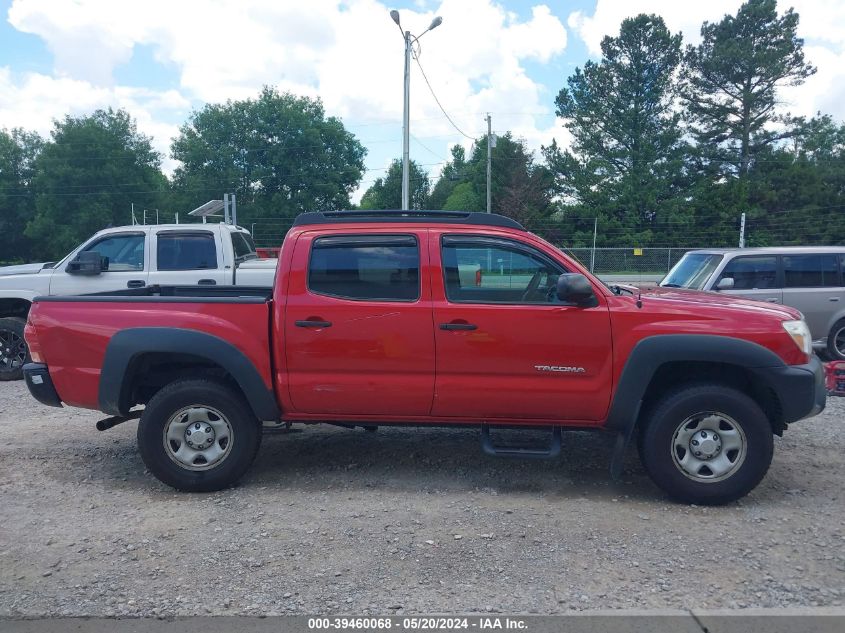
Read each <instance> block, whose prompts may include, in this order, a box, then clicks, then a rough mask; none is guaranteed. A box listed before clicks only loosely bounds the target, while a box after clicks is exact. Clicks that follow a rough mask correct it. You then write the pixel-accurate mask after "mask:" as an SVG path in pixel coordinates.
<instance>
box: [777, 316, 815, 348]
mask: <svg viewBox="0 0 845 633" xmlns="http://www.w3.org/2000/svg"><path fill="white" fill-rule="evenodd" d="M783 329H784V330H786V333H787V334H789V335H790V336H791V337H792V340H793V341H795V344H796V345H797V346H798V349H800V350H801V351H802V352H804V353H805V354H807V355H808V356H809V355H810V354H812V353H813V339H812V337H811V336H810V328H808V327H807V324H806V323H804V321H784V322H783Z"/></svg>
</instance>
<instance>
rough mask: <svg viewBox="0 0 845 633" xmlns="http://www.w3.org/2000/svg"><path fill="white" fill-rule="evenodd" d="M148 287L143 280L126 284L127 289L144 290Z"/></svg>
mask: <svg viewBox="0 0 845 633" xmlns="http://www.w3.org/2000/svg"><path fill="white" fill-rule="evenodd" d="M146 285H147V284H146V283H145V282H144V280H143V279H130V280H129V281H127V282H126V287H127V288H143V287H144V286H146Z"/></svg>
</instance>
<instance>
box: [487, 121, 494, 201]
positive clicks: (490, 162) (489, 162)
mask: <svg viewBox="0 0 845 633" xmlns="http://www.w3.org/2000/svg"><path fill="white" fill-rule="evenodd" d="M492 175H493V131H492V123H491V121H490V113H489V112H488V113H487V213H491V212H492V211H491V206H492V205H491V197H490V180H491V179H492Z"/></svg>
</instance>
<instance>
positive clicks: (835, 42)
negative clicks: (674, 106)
mask: <svg viewBox="0 0 845 633" xmlns="http://www.w3.org/2000/svg"><path fill="white" fill-rule="evenodd" d="M740 5H741V0H710V1H709V2H678V1H677V0H639V1H638V2H636V3H632V2H629V1H628V0H596V8H595V11H594V12H593V13H592V15H588V14H585V13H583V12H581V11H575V12H573V13H571V14H570V15H569V18H568V20H567V24H568V25H569V27H570V28H571V29H573V30H574V31H575V32H576V33H577V34H578V35H579V37H580V38H581V39H582V40H583V41H584V43H585V44H586V46H587V49H588V50H589V51H590V53H591V54H592V55H594V56H600V55H601V48H600V44H601V40H602V38H603V37H604V36H605V35H613V34H616V33H618V32H619V25H620V24H621V22H622V20H623V19H625V18H627V17H632V16H634V15H637V14H639V13H656V14H657V15H660V16H662V17H663V19H664V20H665V21H666V26H667V27H668V28H669V30H670V31H672V32H673V33H677V32H678V31H680V32H682V33H683V36H684V42H685V43H697V42H699V41H700V40H701V38H700V29H701V24H702V23H703V22H704V21H708V22H717V21H719V20H721V19H722V17H724V16H725V15H726V14H735V13H736V11H737V10H738V9H739V6H740ZM790 6H793V7H794V8H795V11H796V12H797V13H798V15H799V16H800V21H799V26H798V34H799V36H801V37H803V38H804V39H805V41H806V46H805V57H806V58H807V60H808V61H810V62H811V63H812V64H814V65H815V66H817V67H818V73H817V74H816V75H815V76H813V77H812V78H810V79H809V80H808V81H807V82H806V84H805V85H803V86H800V87H795V88H785V89H783V91H782V94H781V96H782V97H783V100H784V107H785V108H786V109H788V110H790V111H791V112H792V113H793V114H801V115H807V116H811V115H812V114H814V113H815V112H816V111H818V110H821V111H822V112H826V113H830V114H832V115H833V116H834V117H836V118H837V119H839V120H845V2H842V0H791V1H790V2H782V3H780V4H779V7H778V9H779V11H780V12H783V11H784V10H785V9H787V8H788V7H790Z"/></svg>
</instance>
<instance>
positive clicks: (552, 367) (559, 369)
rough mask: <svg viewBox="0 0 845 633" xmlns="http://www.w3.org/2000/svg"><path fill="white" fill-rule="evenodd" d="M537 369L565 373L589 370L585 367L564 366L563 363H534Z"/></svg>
mask: <svg viewBox="0 0 845 633" xmlns="http://www.w3.org/2000/svg"><path fill="white" fill-rule="evenodd" d="M534 369H536V370H537V371H556V372H560V373H564V374H583V373H584V372H586V371H587V370H586V369H584V368H583V367H563V366H562V365H534Z"/></svg>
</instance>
